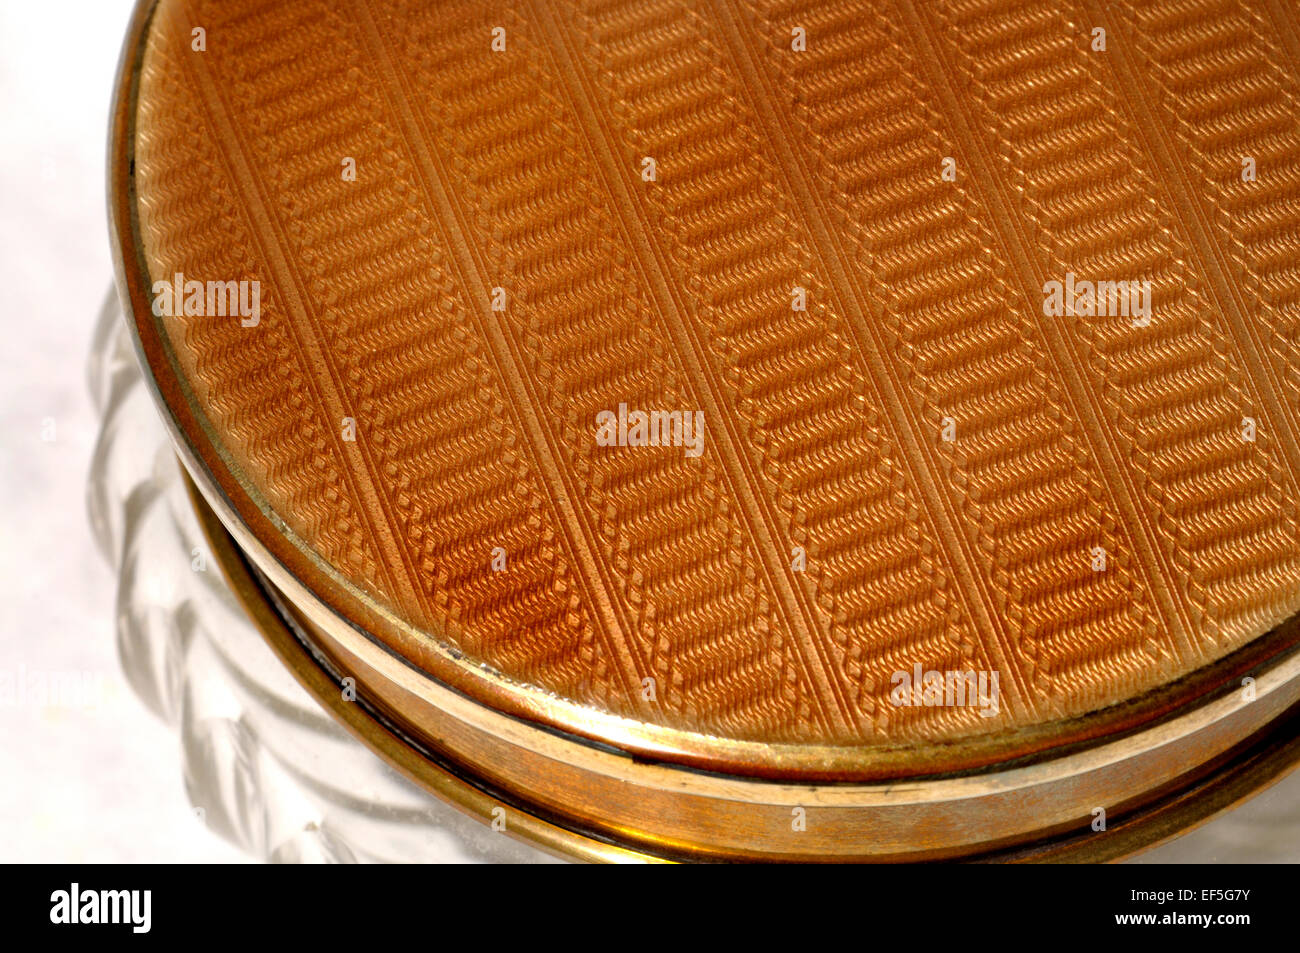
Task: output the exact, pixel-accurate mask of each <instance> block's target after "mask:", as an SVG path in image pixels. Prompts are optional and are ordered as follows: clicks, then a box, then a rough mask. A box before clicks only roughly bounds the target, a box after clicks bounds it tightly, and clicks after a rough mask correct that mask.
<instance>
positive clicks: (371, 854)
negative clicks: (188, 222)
mask: <svg viewBox="0 0 1300 953" xmlns="http://www.w3.org/2000/svg"><path fill="white" fill-rule="evenodd" d="M88 376H89V383H90V390H91V394H92V397H93V399H94V401H95V406H96V408H97V410H98V412H99V415H100V433H99V440H98V443H97V445H96V448H95V454H94V457H93V459H92V463H91V472H90V479H89V487H88V505H89V510H90V520H91V524H92V527H93V529H94V533H95V538H96V540H97V541H98V543H99V547H100V549H101V551H102V552H103V554H104V557H105V558H106V559H107V560H108V562H109V563H110V565H112V566H113V567H114V568H115V569H116V571H117V577H118V584H117V611H116V629H117V645H118V654H119V656H120V658H121V662H122V667H123V669H124V670H125V673H126V676H127V679H128V680H129V682H130V683H131V686H132V688H133V689H134V690H135V692H136V694H137V695H139V697H140V698H141V700H142V701H144V702H145V704H147V705H148V706H149V707H150V708H151V709H152V710H153V711H154V712H155V713H156V714H157V715H158V716H159V717H160V718H162V719H164V720H165V721H167V722H168V723H170V724H171V725H173V726H175V727H176V729H177V730H178V733H179V736H180V743H181V750H182V755H183V764H184V772H185V789H186V791H187V793H188V795H189V798H190V802H191V804H193V806H194V807H195V809H196V810H197V811H198V812H199V815H200V817H201V818H202V819H203V821H204V822H205V823H206V824H207V825H208V826H209V827H210V828H212V829H213V830H214V831H216V832H217V833H219V834H221V835H222V836H223V837H225V838H226V839H228V840H230V841H232V842H234V843H235V844H237V845H238V846H239V847H241V848H243V849H244V850H245V851H247V852H248V853H250V854H252V855H253V856H256V857H260V858H264V859H266V860H272V861H290V862H295V861H317V862H353V861H395V862H435V861H436V862H453V863H456V862H469V863H472V862H515V863H518V862H537V861H543V862H544V861H549V860H551V859H552V858H551V857H550V856H549V855H547V854H544V853H543V852H541V851H539V850H536V849H535V848H532V847H530V846H528V845H526V844H523V843H520V842H519V841H516V840H514V839H513V838H511V837H509V836H505V835H503V834H499V833H496V832H494V831H492V829H491V828H490V827H488V826H486V825H484V824H482V823H480V822H479V821H477V820H475V819H473V818H470V817H468V816H467V815H464V814H462V813H461V812H460V811H458V810H457V809H456V808H454V807H452V806H450V805H448V804H446V803H444V802H442V801H440V800H438V799H437V798H435V797H434V796H432V795H431V794H428V793H427V792H425V791H423V790H422V789H420V788H418V787H416V786H415V785H414V784H412V783H410V782H409V781H407V780H406V779H405V778H403V777H402V776H401V775H399V774H398V773H397V772H396V771H394V770H393V769H392V768H390V767H389V766H388V765H387V764H385V763H384V762H383V761H382V760H380V759H379V758H378V757H377V756H376V755H374V754H372V753H371V752H370V750H369V749H367V748H366V747H365V746H364V745H362V744H361V743H360V742H358V741H357V740H356V739H354V738H353V737H352V736H351V735H349V734H348V733H347V732H346V731H344V729H343V728H341V727H340V726H339V725H338V724H336V723H335V722H334V721H333V720H332V719H331V718H330V716H329V715H328V714H326V713H325V712H324V711H323V710H322V709H321V708H320V706H319V705H317V704H316V702H315V701H314V700H313V699H312V698H311V697H310V696H309V695H308V694H307V692H306V690H304V689H303V688H302V687H301V686H300V685H299V684H298V683H297V682H296V681H295V680H294V678H293V676H292V675H290V673H289V671H288V670H287V669H286V668H285V667H284V666H283V665H282V664H281V663H280V661H279V660H278V659H277V658H276V657H275V655H274V654H273V653H272V652H271V650H270V648H269V647H268V646H267V645H266V644H265V643H264V642H263V641H262V638H261V636H260V635H259V634H258V632H257V630H256V629H255V628H254V626H253V624H252V622H251V621H249V619H248V618H247V616H246V615H245V614H244V612H243V610H242V609H241V608H240V606H239V604H238V603H237V602H236V600H235V597H234V595H233V594H232V593H231V592H230V589H229V588H228V586H227V584H226V582H225V579H224V577H223V576H222V574H221V570H220V568H219V567H218V566H216V565H214V564H213V562H212V559H211V557H210V556H209V555H208V553H207V547H206V542H205V540H204V537H203V533H202V530H201V529H200V528H199V524H198V520H197V517H196V516H195V515H194V512H193V510H192V509H191V507H190V501H189V497H188V494H187V493H186V490H185V485H184V482H183V480H182V478H181V470H180V464H179V462H178V461H177V459H176V456H175V453H174V452H173V450H172V447H171V443H170V441H169V439H168V437H167V433H166V431H165V429H164V427H163V424H162V421H161V420H160V419H159V417H158V413H157V410H156V409H155V407H154V405H153V402H152V398H151V397H150V395H149V393H148V390H147V389H146V387H145V384H144V380H143V378H142V377H141V373H140V369H139V366H138V365H137V363H136V357H135V354H134V352H133V350H132V347H131V343H130V340H129V338H128V336H127V330H126V325H125V324H124V322H123V321H122V317H121V311H120V308H119V306H118V302H117V296H116V294H115V293H112V292H110V294H109V296H108V300H107V301H106V302H105V304H104V307H103V309H102V312H101V314H100V318H99V322H98V325H97V327H96V330H95V335H94V342H93V346H92V352H91V356H90V362H89V367H88Z"/></svg>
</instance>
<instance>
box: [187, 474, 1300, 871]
mask: <svg viewBox="0 0 1300 953" xmlns="http://www.w3.org/2000/svg"><path fill="white" fill-rule="evenodd" d="M182 473H183V475H184V479H185V485H186V490H187V491H188V493H189V496H190V500H191V502H192V504H193V506H194V511H195V514H196V515H197V517H198V520H199V525H200V526H201V528H202V530H203V534H204V536H205V538H206V539H207V541H208V543H209V545H210V546H211V548H212V553H213V556H214V558H215V560H216V562H217V563H218V565H220V567H221V571H222V573H223V575H224V576H225V578H226V580H227V581H228V582H229V583H230V585H231V588H232V589H233V591H234V593H235V595H236V597H237V598H238V599H239V602H240V604H241V605H242V606H243V607H244V609H245V611H246V612H247V613H248V616H249V618H250V620H251V621H252V622H253V623H254V625H255V626H256V627H257V629H258V631H259V632H260V633H261V635H262V636H263V638H264V639H265V640H266V642H267V644H268V645H270V647H271V648H272V650H273V651H274V652H275V654H276V656H277V657H278V658H279V659H280V660H281V662H283V663H284V664H285V665H286V666H287V667H288V668H289V670H290V671H291V672H292V673H293V675H294V677H295V678H296V679H297V680H298V682H299V683H300V684H301V685H302V686H303V687H304V688H305V689H306V690H307V692H308V693H309V694H310V695H311V696H312V698H313V699H315V701H316V702H317V703H318V704H320V705H321V707H323V708H324V709H325V710H326V711H328V712H329V713H330V715H331V716H332V717H334V718H335V719H336V720H337V721H338V722H339V723H340V724H342V725H343V726H344V727H345V728H346V729H347V730H348V731H349V732H350V733H351V734H352V735H353V736H354V737H356V738H357V739H358V740H359V741H361V742H362V743H363V744H365V745H366V746H367V747H368V748H369V749H370V750H371V751H373V752H374V753H375V754H376V755H377V756H379V757H380V758H381V759H383V760H384V761H385V762H386V763H387V764H389V765H390V766H391V767H393V768H394V769H395V770H397V771H398V772H400V773H401V774H402V775H403V776H405V777H407V778H408V779H410V780H411V781H413V782H414V783H416V784H417V785H419V786H420V787H421V788H423V789H424V790H426V791H428V792H429V793H431V794H433V795H435V796H436V797H438V798H440V799H441V800H443V801H445V802H447V803H449V804H451V805H453V806H455V807H457V808H458V809H460V810H461V811H463V812H465V813H466V814H468V815H469V816H471V817H474V818H476V819H477V820H479V821H480V822H482V823H485V824H487V823H490V822H491V820H492V817H493V809H494V808H497V807H507V808H508V809H509V810H510V822H509V823H508V824H507V826H506V833H507V834H509V835H510V836H513V837H516V838H518V839H519V840H522V841H524V842H526V843H529V844H531V845H533V846H535V847H538V848H540V849H542V850H544V851H546V852H548V853H551V854H553V855H556V856H559V857H563V858H566V859H572V860H580V861H587V862H595V863H619V862H646V863H658V862H664V861H668V862H672V861H674V860H678V859H679V858H676V857H667V856H660V855H656V854H654V853H651V852H649V851H647V850H644V849H641V848H639V847H631V846H622V845H619V844H616V843H613V842H611V841H610V840H608V839H605V838H602V837H600V836H598V835H594V834H593V833H591V832H580V831H577V830H573V829H570V828H569V827H568V826H566V824H565V822H564V820H563V819H559V818H553V817H545V816H543V812H540V811H538V809H537V808H536V806H534V805H529V804H526V803H524V802H521V801H519V800H517V799H513V798H509V797H507V796H506V795H505V794H504V792H501V791H499V790H495V789H494V788H493V786H492V785H490V784H488V783H486V782H484V781H483V780H482V779H481V778H475V777H474V776H473V774H472V772H470V771H467V770H466V769H465V768H464V767H463V766H460V765H456V764H452V763H450V762H448V761H446V760H445V759H441V758H438V757H437V756H436V755H434V754H433V753H432V752H430V751H429V750H428V749H427V748H424V747H423V746H421V745H419V743H418V742H416V741H415V740H414V739H413V737H412V735H411V733H409V732H407V731H405V730H403V729H402V728H401V727H400V726H399V725H398V724H396V723H395V722H394V721H392V720H390V719H389V718H386V717H385V716H383V715H382V714H381V713H380V712H379V711H378V710H377V709H376V708H375V706H373V705H372V704H370V703H369V702H368V701H367V700H366V699H365V698H363V697H362V688H361V686H358V696H357V701H356V702H351V701H345V700H344V699H343V692H342V690H341V688H342V686H341V682H340V676H339V675H338V674H337V673H336V672H335V671H333V670H332V666H331V665H330V664H329V663H328V662H327V661H326V660H325V657H324V653H323V652H322V651H320V650H319V649H318V648H315V647H313V646H312V645H311V644H310V642H309V641H308V637H307V635H306V633H305V632H304V630H303V629H302V628H301V627H298V626H296V625H294V626H291V624H290V622H289V621H288V620H286V618H285V614H284V612H283V609H282V608H281V607H278V606H277V602H278V601H279V600H277V599H275V598H274V597H273V596H271V595H270V594H269V593H268V591H267V589H266V587H265V585H264V583H263V582H262V581H260V580H259V575H260V574H259V573H258V572H257V570H256V569H255V568H254V567H253V566H252V565H251V564H250V563H249V561H248V560H247V559H246V558H245V557H244V555H243V554H242V553H241V552H240V551H239V549H238V547H237V545H236V544H235V541H234V539H233V538H232V537H231V535H230V533H229V532H228V531H227V529H226V527H225V526H224V525H223V524H222V522H221V521H220V520H219V519H218V518H217V516H216V514H215V513H214V512H213V510H212V508H211V507H210V506H209V505H208V504H207V501H206V500H205V499H204V497H203V495H202V493H200V492H199V489H198V487H197V486H196V485H195V483H194V481H193V480H192V478H191V477H190V476H189V473H188V471H186V470H185V469H184V468H183V467H182ZM1297 766H1300V704H1298V705H1296V706H1293V707H1292V708H1291V709H1289V710H1288V711H1287V712H1286V713H1285V714H1284V715H1283V716H1282V717H1280V718H1277V719H1275V720H1274V721H1272V722H1271V723H1269V724H1268V725H1266V726H1265V727H1264V728H1263V729H1261V730H1260V731H1259V732H1257V733H1256V735H1254V736H1252V737H1251V738H1249V739H1247V740H1246V741H1245V742H1243V743H1242V744H1240V745H1238V746H1237V747H1236V748H1235V749H1234V750H1233V751H1232V752H1230V753H1229V754H1227V755H1225V756H1224V757H1222V758H1221V759H1218V763H1216V764H1213V765H1211V767H1212V769H1213V770H1212V771H1211V772H1210V773H1209V774H1208V775H1207V776H1204V777H1200V778H1197V779H1195V780H1193V781H1191V783H1189V784H1186V785H1181V786H1177V787H1175V788H1173V789H1172V790H1169V791H1167V792H1166V793H1165V794H1164V795H1163V796H1162V797H1160V798H1159V799H1158V800H1156V801H1154V802H1152V803H1150V804H1147V805H1145V806H1144V807H1142V808H1140V809H1138V810H1135V811H1133V812H1130V813H1129V814H1126V815H1123V816H1121V817H1119V818H1118V819H1117V820H1116V821H1115V822H1114V823H1113V824H1111V825H1110V827H1109V828H1108V830H1107V832H1106V833H1107V836H1105V837H1100V838H1098V837H1095V836H1094V837H1090V836H1088V835H1087V834H1078V833H1075V834H1065V835H1060V836H1057V837H1048V838H1043V839H1041V840H1039V841H1037V842H1034V843H1031V844H1027V845H1022V846H1019V847H1015V848H1009V849H1006V850H1002V851H994V852H990V853H986V854H977V855H973V856H971V857H968V858H964V859H965V860H968V861H972V862H985V863H990V862H1011V863H1100V862H1114V861H1119V860H1123V859H1124V858H1126V857H1130V856H1132V855H1134V854H1137V853H1140V852H1142V851H1144V850H1148V849H1150V848H1152V847H1154V846H1156V845H1158V844H1161V843H1164V842H1166V841H1169V840H1172V839H1174V838H1176V837H1178V836H1180V835H1182V834H1186V833H1188V832H1189V831H1191V830H1193V829H1195V828H1197V827H1199V826H1201V825H1202V824H1205V823H1206V822H1208V821H1210V820H1212V819H1213V818H1214V817H1216V816H1218V815H1219V814H1222V813H1224V812H1226V811H1228V810H1230V809H1232V808H1233V807H1235V806H1237V805H1238V804H1241V803H1242V802H1244V801H1246V800H1249V799H1250V798H1252V797H1254V796H1255V795H1257V794H1259V793H1261V792H1262V791H1264V790H1266V789H1267V788H1269V787H1271V786H1272V785H1273V784H1275V783H1277V782H1278V781H1280V780H1282V779H1283V778H1284V777H1286V776H1287V775H1288V774H1289V773H1290V772H1291V771H1293V770H1294V769H1295V768H1296V767H1297Z"/></svg>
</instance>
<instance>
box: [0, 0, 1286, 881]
mask: <svg viewBox="0 0 1300 953" xmlns="http://www.w3.org/2000/svg"><path fill="white" fill-rule="evenodd" d="M130 7H131V3H130V2H129V0H81V2H65V3H30V2H18V0H0V289H3V299H0V322H3V336H0V342H2V343H0V349H2V353H0V672H8V673H10V674H11V675H13V674H16V673H18V672H20V671H22V670H24V669H25V670H26V671H28V672H50V673H52V672H86V673H92V674H93V673H99V674H100V675H102V678H103V682H104V685H105V687H106V691H105V698H104V699H103V700H102V702H101V703H99V704H98V705H96V706H95V707H93V708H76V709H69V708H51V707H48V706H47V707H33V706H30V705H24V704H18V705H14V704H3V703H0V861H70V862H81V861H90V862H94V861H125V862H133V861H162V862H166V861H204V862H218V861H231V860H239V859H241V855H240V854H239V853H238V852H237V851H236V850H235V849H234V848H233V847H230V846H229V845H227V844H226V843H225V842H223V841H221V840H220V839H219V838H217V837H216V836H215V835H213V834H211V833H209V832H208V831H207V829H206V828H204V827H203V826H202V824H201V823H200V822H199V821H198V819H197V818H196V817H195V816H194V815H193V814H192V813H191V811H190V809H189V807H188V804H187V801H186V798H185V792H184V790H183V785H182V782H181V776H180V757H179V752H178V742H177V740H176V735H175V733H174V732H173V731H172V730H171V729H170V728H169V727H167V726H165V725H163V724H162V723H160V722H159V721H157V720H156V719H154V717H153V716H152V715H151V714H149V713H148V712H147V711H146V710H145V708H144V706H143V705H141V704H140V703H139V702H137V701H136V700H135V698H134V696H132V694H131V692H130V690H129V689H128V687H127V685H126V682H125V680H124V679H123V677H122V675H121V672H120V668H119V666H118V662H117V657H116V649H115V645H114V635H113V618H112V614H113V579H112V575H111V574H110V572H109V570H108V568H107V566H106V565H105V564H103V563H102V562H101V560H100V558H99V554H98V552H97V551H96V549H95V548H94V545H93V543H92V540H91V536H90V532H89V528H88V524H87V520H86V509H85V502H84V499H85V493H84V487H85V479H86V471H87V466H88V463H89V459H90V451H91V448H92V446H93V444H94V438H95V417H94V413H93V411H92V408H91V404H90V401H89V398H88V394H87V391H86V386H85V382H84V373H83V368H84V365H85V359H86V352H87V348H88V345H89V337H90V330H91V326H92V321H93V319H94V316H95V314H96V311H97V309H98V307H99V305H100V302H101V300H102V298H103V296H104V293H105V290H106V288H107V286H108V282H109V280H110V275H111V266H110V262H109V253H108V239H107V224H106V212H105V200H104V185H103V183H104V167H105V161H104V154H105V139H106V126H107V116H108V103H109V97H110V94H111V92H112V83H113V76H114V72H115V69H116V64H117V56H118V49H119V45H120V43H121V37H122V35H123V33H124V32H125V29H126V23H127V19H128V15H129V12H130ZM47 418H52V419H53V421H54V423H55V427H56V439H55V440H54V441H52V442H43V441H42V439H41V428H42V424H43V422H44V421H45V420H46V419H47ZM1298 805H1300V775H1293V776H1292V777H1291V778H1290V779H1289V780H1288V781H1286V782H1283V783H1282V784H1281V785H1279V786H1277V787H1275V788H1273V789H1272V790H1271V791H1269V792H1267V793H1266V794H1264V795H1261V796H1260V797H1258V798H1256V799H1255V800H1254V801H1252V802H1251V803H1250V804H1249V805H1247V806H1246V807H1245V808H1242V809H1239V810H1237V811H1236V812H1234V813H1233V814H1232V815H1229V816H1228V817H1225V818H1222V819H1220V820H1217V821H1215V822H1214V823H1212V824H1210V825H1209V826H1207V827H1205V828H1202V829H1201V830H1200V831H1197V832H1195V833H1193V834H1191V835H1188V836H1186V837H1184V838H1181V839H1180V840H1179V841H1177V842H1175V843H1173V844H1171V845H1168V846H1166V847H1164V848H1161V849H1159V850H1157V851H1154V852H1152V853H1149V854H1147V855H1146V856H1145V857H1144V858H1143V859H1144V860H1170V861H1178V860H1207V861H1208V860H1239V861H1240V860H1283V859H1287V860H1292V861H1295V860H1300V807H1298ZM1166 886H1167V885H1166Z"/></svg>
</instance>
